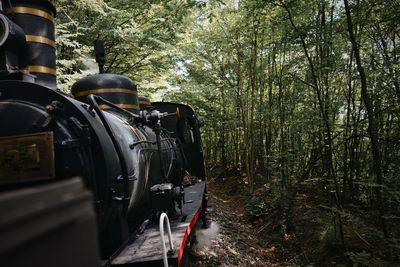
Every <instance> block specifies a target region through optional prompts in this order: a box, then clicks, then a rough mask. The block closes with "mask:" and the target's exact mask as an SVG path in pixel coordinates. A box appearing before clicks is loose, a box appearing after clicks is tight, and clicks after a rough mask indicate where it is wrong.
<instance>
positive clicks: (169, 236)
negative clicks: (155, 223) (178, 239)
mask: <svg viewBox="0 0 400 267" xmlns="http://www.w3.org/2000/svg"><path fill="white" fill-rule="evenodd" d="M164 221H166V222H167V231H168V239H169V247H170V251H173V250H174V244H173V243H172V236H171V226H170V224H169V219H168V215H167V214H166V213H165V212H163V213H161V216H160V235H161V244H162V249H163V261H164V267H168V254H167V248H166V247H165V237H164Z"/></svg>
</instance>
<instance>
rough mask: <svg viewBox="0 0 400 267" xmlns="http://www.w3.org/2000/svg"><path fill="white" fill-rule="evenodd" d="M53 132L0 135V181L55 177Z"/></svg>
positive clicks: (3, 182) (17, 181) (23, 180)
mask: <svg viewBox="0 0 400 267" xmlns="http://www.w3.org/2000/svg"><path fill="white" fill-rule="evenodd" d="M53 139H54V138H53V132H43V133H35V134H26V135H17V136H6V137H0V184H15V183H20V182H28V181H37V180H47V179H52V178H54V177H55V169H54V144H53Z"/></svg>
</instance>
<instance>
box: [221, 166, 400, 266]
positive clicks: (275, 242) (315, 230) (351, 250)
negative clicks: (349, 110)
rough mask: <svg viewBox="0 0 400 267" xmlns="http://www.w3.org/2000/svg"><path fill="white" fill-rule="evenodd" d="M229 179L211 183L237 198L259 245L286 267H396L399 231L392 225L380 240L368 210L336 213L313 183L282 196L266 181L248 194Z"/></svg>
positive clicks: (246, 188)
mask: <svg viewBox="0 0 400 267" xmlns="http://www.w3.org/2000/svg"><path fill="white" fill-rule="evenodd" d="M226 173H229V172H226ZM231 173H232V172H231ZM234 174H235V176H231V177H225V175H224V177H218V178H216V179H215V183H217V184H220V187H219V188H221V190H222V191H224V192H225V193H226V194H227V195H228V196H231V197H234V196H236V197H239V198H241V200H242V202H243V209H244V211H245V214H246V218H247V220H249V221H250V222H252V224H253V225H254V226H255V229H256V230H255V232H256V233H257V235H258V239H259V243H260V244H261V245H262V246H265V247H271V246H274V247H276V248H279V251H280V257H281V258H282V259H283V260H284V261H285V262H286V263H287V265H289V266H309V267H311V266H400V239H399V230H398V229H397V227H395V224H392V225H391V228H390V229H391V232H390V236H389V237H384V234H383V233H382V231H381V230H380V228H379V227H378V224H377V222H376V221H375V219H374V218H376V214H374V212H373V210H372V209H368V208H366V207H365V206H362V205H360V204H359V203H352V204H351V205H348V206H347V207H345V208H342V209H338V208H337V207H336V205H335V204H334V203H333V202H332V200H331V197H330V195H329V192H325V191H321V189H320V188H321V186H320V185H318V184H317V183H318V181H317V180H312V182H307V183H303V184H300V185H291V188H290V190H287V191H286V192H283V191H282V186H281V184H279V183H278V182H277V179H269V180H268V181H267V182H266V183H259V184H256V185H255V186H254V187H253V190H250V188H249V186H248V185H247V184H246V182H245V179H243V177H242V176H241V175H240V174H238V173H234ZM264 181H265V179H264ZM341 228H342V231H340V229H341Z"/></svg>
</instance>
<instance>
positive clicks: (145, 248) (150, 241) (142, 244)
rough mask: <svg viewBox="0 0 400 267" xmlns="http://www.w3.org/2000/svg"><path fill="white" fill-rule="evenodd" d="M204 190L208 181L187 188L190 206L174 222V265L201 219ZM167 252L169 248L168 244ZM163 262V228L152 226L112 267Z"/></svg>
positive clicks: (119, 256)
mask: <svg viewBox="0 0 400 267" xmlns="http://www.w3.org/2000/svg"><path fill="white" fill-rule="evenodd" d="M204 190H205V182H200V183H197V184H195V185H192V186H188V187H186V188H185V200H186V201H187V202H189V201H190V202H191V203H186V204H185V205H184V206H183V217H182V216H180V217H179V218H177V219H175V220H173V221H170V224H171V232H172V239H173V243H174V247H175V251H174V254H173V255H171V256H170V257H169V262H170V264H172V265H174V266H175V265H176V264H177V260H178V257H179V255H178V254H179V248H180V247H181V244H182V242H183V240H184V239H185V238H186V237H187V235H188V234H189V233H190V231H191V228H192V227H193V226H194V225H193V224H194V223H195V222H196V221H197V219H198V216H199V211H200V209H201V205H202V200H203V194H204ZM185 235H186V236H185ZM165 237H166V238H165V240H166V243H168V237H167V231H166V230H165ZM167 249H169V246H168V245H167ZM161 263H162V246H161V239H160V232H159V227H158V224H157V225H154V224H152V225H148V226H147V227H146V229H145V230H144V231H143V233H142V234H140V235H137V236H134V237H132V238H131V242H130V243H128V244H127V245H126V247H125V248H124V249H123V250H122V251H121V252H120V253H119V254H118V255H117V256H116V257H115V258H114V259H113V260H112V262H111V266H135V267H138V266H161Z"/></svg>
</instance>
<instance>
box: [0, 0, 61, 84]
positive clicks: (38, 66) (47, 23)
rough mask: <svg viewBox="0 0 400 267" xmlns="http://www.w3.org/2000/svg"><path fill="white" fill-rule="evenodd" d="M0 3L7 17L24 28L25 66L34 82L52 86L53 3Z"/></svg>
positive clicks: (31, 0) (24, 0)
mask: <svg viewBox="0 0 400 267" xmlns="http://www.w3.org/2000/svg"><path fill="white" fill-rule="evenodd" d="M2 5H3V11H4V12H5V13H6V14H7V15H8V17H9V18H10V19H11V20H12V21H13V22H14V23H15V24H17V25H18V26H19V27H21V28H22V30H23V31H24V32H25V38H26V43H27V49H26V56H25V57H24V63H25V64H22V65H24V68H25V70H27V71H28V72H29V73H31V74H32V75H34V76H36V77H35V83H38V84H41V85H43V86H47V87H49V88H51V89H56V88H57V80H56V48H55V25H54V19H55V16H56V10H55V8H54V6H53V5H52V4H51V3H50V2H49V1H46V0H2ZM19 65H21V64H19Z"/></svg>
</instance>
